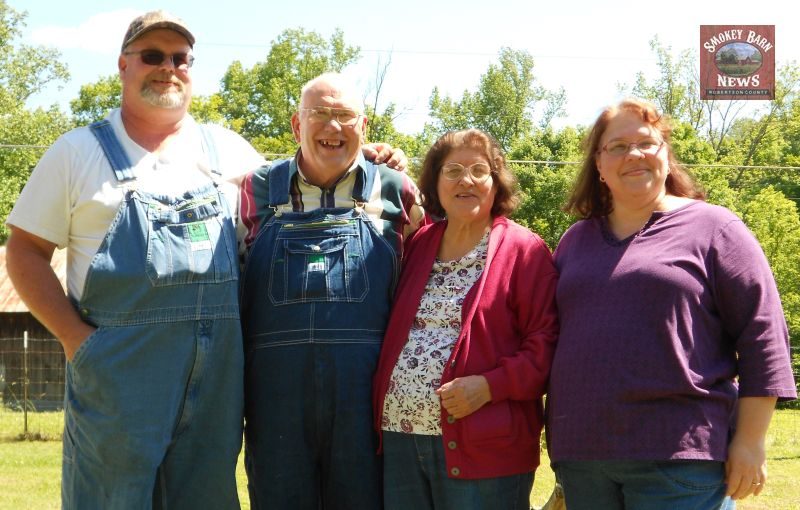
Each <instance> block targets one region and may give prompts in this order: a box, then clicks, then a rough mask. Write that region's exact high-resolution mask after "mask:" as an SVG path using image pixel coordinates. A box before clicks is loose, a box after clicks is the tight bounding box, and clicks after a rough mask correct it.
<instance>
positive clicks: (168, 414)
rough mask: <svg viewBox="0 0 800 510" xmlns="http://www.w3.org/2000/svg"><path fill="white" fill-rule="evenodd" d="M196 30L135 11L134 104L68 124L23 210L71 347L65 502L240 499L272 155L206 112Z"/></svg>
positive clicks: (34, 270)
mask: <svg viewBox="0 0 800 510" xmlns="http://www.w3.org/2000/svg"><path fill="white" fill-rule="evenodd" d="M194 42H195V38H194V35H193V34H192V32H191V31H190V30H189V29H188V28H187V26H186V24H185V23H184V22H183V21H182V20H180V19H179V18H177V17H175V16H173V15H171V14H169V13H166V12H163V11H155V12H149V13H146V14H144V15H142V16H140V17H138V18H136V19H135V20H133V22H132V23H131V24H130V27H129V28H128V31H127V33H126V34H125V37H124V39H123V42H122V51H121V53H120V56H119V59H118V68H119V76H120V80H121V82H122V101H121V107H120V108H119V109H115V110H113V111H111V112H110V113H109V115H108V117H106V118H105V119H104V120H102V121H99V122H96V123H94V124H92V125H91V126H86V127H82V128H78V129H75V130H73V131H70V132H69V133H67V134H65V135H64V136H62V137H61V138H59V139H58V140H57V141H56V142H55V143H54V144H53V146H52V147H50V149H49V150H48V151H47V152H46V153H45V155H44V156H43V157H42V159H41V160H40V162H39V164H38V165H37V167H36V168H35V169H34V171H33V173H32V175H31V177H30V180H29V181H28V183H27V185H26V186H25V189H24V190H23V191H22V194H21V195H20V197H19V200H18V202H17V203H16V205H15V207H14V210H13V211H12V213H11V214H10V215H9V217H8V220H7V223H8V225H9V226H10V227H11V230H12V235H11V238H10V240H9V242H8V245H7V261H8V262H7V263H8V271H9V274H10V276H11V278H12V280H13V282H14V284H15V286H16V288H17V291H18V292H19V294H20V296H21V297H22V298H23V300H24V301H25V303H26V304H27V305H28V307H29V308H30V310H31V311H32V312H33V314H34V315H35V316H36V317H37V319H39V320H40V321H41V322H42V323H43V324H44V325H45V326H46V327H47V328H48V329H49V330H50V331H51V332H52V333H53V334H54V335H55V336H56V337H57V338H58V339H59V341H60V342H61V344H62V345H63V347H64V352H65V354H66V356H67V359H68V363H67V376H66V377H67V388H66V398H65V430H64V455H63V473H62V506H63V508H64V509H81V510H82V509H106V510H107V509H118V508H119V509H121V508H125V509H128V508H169V509H183V508H186V509H198V508H210V509H236V508H239V500H238V496H237V489H236V479H235V469H236V461H237V457H238V454H239V450H240V448H241V439H242V435H241V431H242V408H243V396H242V377H243V376H242V373H243V354H242V338H241V330H240V325H239V307H238V297H237V293H238V258H237V247H236V235H235V227H234V225H235V217H234V211H235V210H236V200H237V196H238V191H237V186H238V184H239V183H240V181H241V179H242V177H243V175H244V174H246V173H248V172H249V171H252V170H253V169H255V168H258V167H260V166H261V165H263V164H264V163H265V161H264V159H263V158H262V157H261V156H260V155H259V154H258V153H257V152H256V151H255V150H254V149H253V148H252V147H251V146H250V145H249V144H248V143H247V142H246V141H245V140H244V139H243V138H241V137H240V136H239V135H237V134H236V133H234V132H232V131H229V130H227V129H225V128H222V127H219V126H212V125H200V124H198V123H197V122H195V121H194V119H193V118H192V117H191V116H190V115H188V113H187V112H188V109H189V105H190V103H191V94H192V75H191V67H192V64H193V62H194V56H193V55H192V48H193V46H194ZM397 157H398V155H396V154H395V155H394V156H392V159H395V160H396V159H397ZM383 158H386V154H385V153H384V154H381V155H379V159H383ZM56 247H61V248H67V250H68V252H67V253H68V267H67V273H68V276H67V286H68V296H65V295H64V293H63V291H62V289H61V287H60V284H59V282H58V279H57V278H56V276H55V274H54V273H53V271H52V269H51V267H50V264H49V262H50V259H51V257H52V254H53V251H54V249H55V248H56Z"/></svg>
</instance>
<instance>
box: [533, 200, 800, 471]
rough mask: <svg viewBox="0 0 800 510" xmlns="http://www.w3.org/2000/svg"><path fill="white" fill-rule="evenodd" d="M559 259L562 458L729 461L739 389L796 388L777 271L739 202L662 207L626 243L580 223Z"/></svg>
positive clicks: (551, 401) (600, 222) (553, 421)
mask: <svg viewBox="0 0 800 510" xmlns="http://www.w3.org/2000/svg"><path fill="white" fill-rule="evenodd" d="M555 261H556V266H557V267H558V269H559V271H560V278H559V281H558V289H557V302H558V310H559V317H560V322H561V333H560V336H559V340H558V344H557V348H556V354H555V359H554V361H553V367H552V372H551V379H550V389H549V394H548V427H549V436H550V437H549V439H550V458H551V460H553V461H556V462H557V461H559V460H612V459H618V460H666V459H709V460H719V461H724V460H725V459H726V458H727V445H728V441H729V437H730V433H731V424H732V423H733V412H734V408H735V403H736V399H737V397H739V396H741V397H748V396H752V397H755V396H772V397H778V398H779V399H791V398H795V397H796V390H795V385H794V380H793V376H792V372H791V364H790V358H789V340H788V332H787V328H786V321H785V319H784V316H783V310H782V308H781V303H780V298H779V296H778V292H777V289H776V287H775V280H774V278H773V276H772V272H771V271H770V268H769V265H768V263H767V260H766V258H765V256H764V253H763V251H762V250H761V247H760V246H759V244H758V242H757V241H756V239H755V238H754V237H753V235H752V233H751V232H750V231H749V230H748V229H747V227H745V225H744V224H743V223H742V221H741V220H740V219H739V218H738V217H736V216H735V215H734V214H733V213H731V212H730V211H728V210H727V209H725V208H722V207H719V206H714V205H710V204H707V203H705V202H699V201H697V202H692V203H690V204H688V205H685V206H683V207H680V208H678V209H675V210H672V211H667V212H655V213H653V216H652V217H651V219H650V221H649V222H648V223H647V225H645V227H644V228H643V229H642V230H641V231H640V232H639V233H637V234H635V235H633V236H631V237H629V238H627V239H625V240H622V241H618V240H616V239H615V238H614V237H613V235H612V234H611V233H610V232H609V231H608V228H607V224H606V220H605V219H599V218H598V219H590V220H583V221H579V222H578V223H576V224H575V225H573V226H572V227H571V228H570V229H569V230H568V231H567V232H566V233H565V234H564V236H563V237H562V239H561V241H560V243H559V245H558V248H557V249H556V252H555ZM737 377H738V385H737V382H736V378H737Z"/></svg>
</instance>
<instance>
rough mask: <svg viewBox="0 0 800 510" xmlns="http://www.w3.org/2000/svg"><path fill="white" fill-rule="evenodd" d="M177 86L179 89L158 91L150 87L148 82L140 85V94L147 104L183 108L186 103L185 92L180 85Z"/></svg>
mask: <svg viewBox="0 0 800 510" xmlns="http://www.w3.org/2000/svg"><path fill="white" fill-rule="evenodd" d="M178 87H180V89H179V90H176V91H173V92H163V93H159V92H156V91H155V90H153V89H152V88H150V86H149V85H148V84H145V85H144V87H142V91H141V96H142V98H143V99H144V100H145V101H147V102H148V103H149V104H151V105H153V106H157V107H159V108H167V109H177V108H183V107H184V106H185V105H186V93H185V89H184V88H183V87H182V86H180V85H178Z"/></svg>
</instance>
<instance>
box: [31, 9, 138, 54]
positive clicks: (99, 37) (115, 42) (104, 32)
mask: <svg viewBox="0 0 800 510" xmlns="http://www.w3.org/2000/svg"><path fill="white" fill-rule="evenodd" d="M142 12H143V11H140V10H135V9H120V10H117V11H111V12H104V13H100V14H95V15H94V16H92V17H91V18H89V19H87V20H86V21H84V22H83V23H81V24H80V25H78V26H77V27H59V26H45V27H40V28H37V29H35V30H33V31H32V32H31V38H32V39H33V41H34V42H36V43H37V44H43V45H46V46H55V47H56V48H58V49H62V50H63V49H81V50H85V51H89V52H92V53H99V54H104V55H115V54H117V53H119V47H120V45H121V44H122V37H123V35H125V31H126V30H127V29H128V24H130V22H131V20H133V18H135V17H136V16H139V15H140V14H142Z"/></svg>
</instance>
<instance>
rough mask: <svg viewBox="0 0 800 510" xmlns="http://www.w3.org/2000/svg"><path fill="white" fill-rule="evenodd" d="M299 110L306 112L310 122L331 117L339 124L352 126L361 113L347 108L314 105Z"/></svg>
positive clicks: (325, 120)
mask: <svg viewBox="0 0 800 510" xmlns="http://www.w3.org/2000/svg"><path fill="white" fill-rule="evenodd" d="M300 111H301V112H306V113H307V114H308V118H309V120H311V121H312V122H330V121H331V119H333V120H335V121H336V122H338V123H339V125H341V126H354V125H355V124H356V123H357V122H358V118H359V117H361V114H359V113H358V112H357V111H355V110H351V109H349V108H330V107H328V106H315V107H313V108H300Z"/></svg>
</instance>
